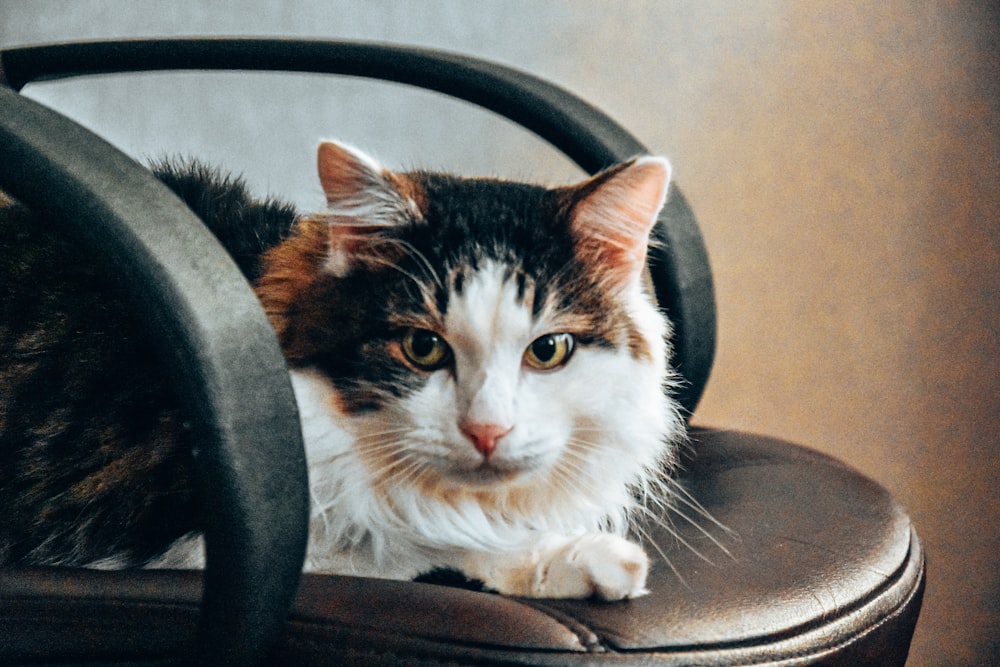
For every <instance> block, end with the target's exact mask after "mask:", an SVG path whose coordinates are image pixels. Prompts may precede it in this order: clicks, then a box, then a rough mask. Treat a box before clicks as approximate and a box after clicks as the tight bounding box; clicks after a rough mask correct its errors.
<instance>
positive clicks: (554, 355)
mask: <svg viewBox="0 0 1000 667" xmlns="http://www.w3.org/2000/svg"><path fill="white" fill-rule="evenodd" d="M571 354H573V336H572V335H571V334H568V333H552V334H545V335H544V336H542V337H541V338H537V339H536V340H535V342H533V343H532V344H531V345H529V346H528V349H527V350H525V351H524V363H526V364H528V366H530V367H531V368H534V369H535V370H536V371H550V370H552V369H554V368H559V367H560V366H562V365H563V364H565V363H566V362H567V361H569V357H570V355H571Z"/></svg>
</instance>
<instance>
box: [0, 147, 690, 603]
mask: <svg viewBox="0 0 1000 667" xmlns="http://www.w3.org/2000/svg"><path fill="white" fill-rule="evenodd" d="M157 173H158V175H159V176H160V178H161V179H162V180H164V182H165V183H167V185H169V186H170V187H171V188H173V189H174V190H175V192H177V193H178V194H179V195H180V196H181V197H182V198H183V199H184V200H185V201H186V202H187V203H188V204H189V205H190V206H191V207H192V209H193V210H194V211H195V212H196V213H197V214H198V215H199V216H201V217H202V219H204V220H205V221H206V224H207V225H208V226H209V227H210V228H211V229H212V230H213V232H214V233H215V234H216V235H217V236H218V237H219V239H220V240H221V241H222V243H223V245H225V246H226V248H227V249H228V250H229V252H230V253H231V254H233V256H234V257H235V258H236V260H237V263H238V264H239V266H240V267H241V269H242V270H243V272H244V273H245V274H246V275H247V277H248V279H250V280H251V282H252V283H253V284H254V287H255V290H256V292H257V294H258V296H259V298H260V299H261V301H262V303H263V304H264V307H265V309H266V311H267V313H268V316H269V318H270V320H271V322H272V324H273V325H274V327H275V329H276V331H277V333H278V337H279V340H280V342H281V345H282V348H283V350H284V352H285V355H286V358H287V360H288V363H289V367H290V369H291V372H292V381H293V387H294V389H295V393H296V398H297V400H298V402H299V407H300V413H301V416H302V426H303V435H304V437H305V442H306V449H307V452H306V453H307V458H308V461H309V467H310V493H311V497H312V507H313V509H312V521H311V526H310V543H309V550H308V555H307V561H306V569H308V570H316V571H324V572H338V573H350V574H360V575H370V576H380V577H393V578H413V577H415V576H417V575H420V574H421V573H424V572H427V571H429V570H433V569H435V568H451V569H456V570H459V571H461V572H463V573H464V574H465V575H467V576H469V577H471V578H474V579H478V580H481V581H482V582H484V584H485V586H486V587H488V588H491V589H494V590H497V591H500V592H502V593H507V594H514V595H530V596H543V597H588V596H590V595H595V594H596V595H597V596H599V597H602V598H605V599H620V598H625V597H632V596H636V595H640V594H642V593H643V592H644V586H645V579H646V573H647V568H648V560H647V557H646V555H645V553H644V551H643V550H642V548H641V547H639V546H638V545H637V544H635V543H633V542H631V541H629V540H627V539H626V538H625V537H624V534H625V531H626V529H627V527H628V524H629V520H630V518H631V517H632V515H633V514H634V513H635V512H636V511H637V509H638V508H639V503H641V501H642V498H643V497H644V496H645V495H648V494H657V493H659V492H660V491H661V488H660V484H661V479H662V475H663V473H664V471H666V470H669V468H670V467H671V466H672V465H673V462H674V456H675V443H676V442H677V440H678V439H679V438H680V437H682V425H681V424H682V422H681V420H680V418H679V417H678V412H677V408H676V406H675V404H674V402H673V401H672V400H671V399H670V397H669V395H668V384H669V379H670V376H669V373H668V371H667V364H666V358H667V352H668V350H667V347H666V342H665V341H666V336H667V334H668V328H667V323H666V321H665V320H664V318H663V316H662V315H661V314H660V312H659V311H658V310H657V308H656V306H655V305H654V303H653V302H652V299H651V297H650V296H649V295H648V294H647V292H646V290H645V288H644V286H643V282H642V279H641V270H642V267H643V265H644V262H645V256H646V249H647V243H648V238H649V234H650V230H651V228H652V225H653V224H654V221H655V219H656V216H657V214H658V212H659V210H660V208H661V206H662V204H663V201H664V198H665V197H666V191H667V184H668V180H669V165H668V164H667V162H666V161H665V160H663V159H662V158H639V159H637V160H633V161H632V162H629V163H626V164H623V165H619V166H617V167H613V168H611V169H609V170H607V171H605V172H603V173H601V174H599V175H597V176H595V177H593V178H591V179H588V180H586V181H584V182H583V183H580V184H578V185H575V186H569V187H562V188H553V189H546V188H542V187H538V186H531V185H523V184H516V183H509V182H503V181H498V180H491V179H462V178H457V177H453V176H449V175H443V174H437V173H428V172H410V173H397V172H392V171H389V170H387V169H384V168H383V167H382V166H380V165H379V164H378V163H376V162H375V161H374V160H373V159H371V158H370V157H368V156H366V155H364V154H362V153H360V152H359V151H356V150H355V149H351V148H349V147H346V146H344V145H341V144H335V143H331V142H325V143H323V144H321V146H320V150H319V173H320V181H321V183H322V185H323V188H324V191H325V193H326V197H327V203H328V209H327V210H326V211H325V212H323V213H319V214H315V215H311V216H305V217H302V218H300V219H297V218H296V217H295V214H294V213H293V211H292V210H291V209H290V208H289V207H287V206H284V205H282V204H279V203H276V202H269V201H265V202H255V201H253V200H251V198H250V197H249V196H248V195H247V193H246V191H245V189H244V188H243V186H242V185H241V184H240V183H239V182H237V181H233V180H227V179H220V178H218V177H217V176H213V175H211V174H209V173H207V172H206V171H205V170H204V169H202V168H200V167H196V166H195V167H187V168H183V169H178V168H171V167H161V168H159V169H158V171H157ZM3 210H4V212H5V213H4V215H0V240H2V247H3V251H2V253H3V256H2V257H0V285H2V287H0V290H3V291H2V292H0V295H2V300H0V307H2V308H3V311H2V317H0V506H2V507H4V512H3V513H0V563H2V562H7V563H14V564H25V563H38V564H65V565H90V566H106V565H108V564H115V565H123V566H135V565H144V564H145V565H152V566H161V567H169V566H197V565H199V564H200V563H201V558H202V556H201V545H200V544H199V540H198V538H197V537H196V533H190V531H194V530H196V528H197V525H196V523H195V518H194V517H195V511H194V507H195V504H196V498H195V497H194V492H193V490H192V483H191V476H192V474H191V467H192V462H191V457H190V443H187V442H185V441H184V435H183V432H182V430H181V429H180V428H179V426H178V425H179V423H180V419H181V416H180V415H179V414H178V411H177V410H176V408H175V407H173V406H174V401H173V398H172V397H171V395H170V391H169V389H168V388H167V386H166V385H165V383H164V381H163V379H162V377H161V374H160V373H159V372H158V370H157V368H156V366H155V363H154V362H153V361H151V360H152V359H153V355H152V353H151V351H150V349H149V346H148V345H147V344H146V343H145V342H144V338H143V335H142V334H141V328H140V327H139V326H138V325H137V323H135V322H134V321H132V320H131V319H130V316H129V315H128V312H129V309H128V305H127V299H126V297H125V296H124V291H123V290H122V289H121V286H120V285H118V284H117V283H116V282H115V278H114V277H113V275H110V274H109V273H107V272H106V271H103V270H101V269H100V268H98V267H99V266H100V264H99V263H97V262H93V261H91V260H90V259H89V258H87V256H86V255H85V254H83V253H82V251H81V250H80V248H79V246H78V245H77V244H75V243H74V242H73V241H72V240H69V239H66V238H65V237H64V236H63V235H62V233H61V232H60V231H59V230H58V229H57V228H56V227H54V226H52V225H51V223H48V222H47V221H44V220H38V219H36V217H35V216H31V215H30V214H29V213H27V212H26V211H24V209H21V208H19V207H16V206H8V207H6V208H4V209H3ZM425 353H426V354H425ZM553 360H554V362H555V363H553ZM560 360H561V361H560ZM549 365H551V368H550V367H548V366H549ZM189 533H190V535H189V536H188V537H187V538H182V539H180V540H178V541H176V542H174V540H177V538H181V537H182V536H184V535H185V534H189ZM171 543H173V546H171V547H170V548H169V549H168V548H167V547H168V546H169V545H171Z"/></svg>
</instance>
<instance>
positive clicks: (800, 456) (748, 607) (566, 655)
mask: <svg viewBox="0 0 1000 667" xmlns="http://www.w3.org/2000/svg"><path fill="white" fill-rule="evenodd" d="M692 450H693V452H694V454H693V455H692V456H691V457H690V460H688V461H686V466H685V467H686V470H685V472H684V473H683V474H682V476H681V480H682V483H683V486H684V488H685V489H686V490H687V491H688V492H689V493H690V494H691V496H692V497H693V498H695V499H697V501H698V502H699V503H700V504H701V505H702V506H703V507H704V509H705V510H706V511H707V512H708V513H710V514H711V515H712V516H713V517H714V518H715V519H716V520H717V521H718V522H720V523H721V524H724V525H725V526H727V527H728V529H729V531H731V532H727V531H724V530H722V529H721V528H719V527H718V526H717V525H715V524H713V523H712V522H711V521H709V520H708V519H706V518H704V517H702V516H700V515H698V514H697V513H696V512H694V511H693V510H691V509H690V508H688V509H687V510H686V512H685V513H686V515H687V516H689V517H690V518H691V519H693V520H694V521H695V522H697V523H698V524H699V525H700V526H701V527H703V528H704V529H705V530H706V531H707V532H709V533H710V534H711V535H712V537H713V538H714V540H716V541H718V544H716V543H715V542H714V541H713V539H710V538H709V537H707V536H706V535H705V534H704V533H703V532H701V530H699V529H698V528H696V527H695V526H694V525H692V524H691V523H689V522H688V521H686V520H685V519H683V518H682V517H679V516H673V517H670V518H667V521H668V522H669V523H671V524H672V530H673V531H675V532H676V536H674V535H673V534H671V532H670V531H668V530H666V529H664V528H663V527H659V526H651V527H650V528H649V532H650V535H651V536H652V539H653V541H654V542H655V543H656V544H657V545H658V547H659V548H660V549H661V550H662V551H663V554H662V555H661V554H659V553H657V551H656V549H655V548H652V547H651V548H650V553H651V556H652V558H653V561H654V565H653V569H652V571H651V575H650V582H649V587H650V590H651V593H650V594H649V595H648V596H645V597H642V598H639V599H636V600H632V601H628V602H619V603H598V602H593V601H571V600H558V601H554V600H523V599H512V598H505V597H501V596H499V595H493V594H489V593H482V592H476V591H470V590H465V589H462V588H452V587H447V586H441V585H435V584H427V583H412V582H398V581H383V580H370V579H361V578H354V577H338V576H323V575H305V576H304V577H303V579H302V582H301V584H300V588H299V593H298V597H297V600H296V603H295V606H294V609H293V611H292V613H291V615H290V618H289V620H288V622H287V623H286V628H285V633H284V636H283V638H282V640H281V642H280V643H279V645H278V646H277V647H275V649H274V651H273V653H272V656H271V661H272V662H273V663H274V664H283V665H284V664H297V665H321V664H324V665H326V664H328V665H339V664H394V663H402V662H407V663H408V664H412V663H413V662H414V661H416V662H423V661H426V662H427V663H436V662H437V661H441V660H446V661H454V662H458V663H461V664H465V663H472V664H501V663H502V664H553V665H555V664H567V663H574V662H577V661H580V660H581V659H582V661H583V662H588V663H604V662H607V663H609V664H616V665H617V664H640V663H641V664H648V663H650V662H655V663H657V664H665V665H683V664H702V665H731V664H754V663H759V662H764V661H773V662H781V664H790V665H793V664H807V663H808V664H850V665H863V664H872V665H891V664H900V665H901V664H903V662H905V659H906V653H907V650H908V647H909V641H910V636H911V634H912V631H913V626H914V624H915V623H916V617H917V614H918V612H919V608H920V599H921V595H922V591H923V582H924V577H923V566H924V561H923V554H922V551H921V548H920V543H919V541H918V540H917V537H916V534H915V533H914V531H913V529H912V527H911V525H910V520H909V518H908V517H907V515H906V513H905V512H904V511H903V509H902V508H901V507H900V506H899V505H898V504H897V503H896V502H895V501H894V500H893V498H892V497H891V496H890V495H889V494H888V493H887V492H886V491H885V490H884V489H882V488H881V487H880V486H878V485H877V484H875V483H874V482H872V481H871V480H869V479H867V478H865V477H863V476H862V475H860V474H858V473H857V472H855V471H853V470H851V469H850V468H848V467H847V466H845V465H843V464H841V463H839V462H837V461H835V460H834V459H831V458H829V457H827V456H824V455H822V454H819V453H816V452H814V451H811V450H808V449H805V448H802V447H799V446H796V445H792V444H789V443H786V442H782V441H780V440H775V439H771V438H765V437H760V436H752V435H747V434H743V433H735V432H727V431H715V430H695V431H694V432H693V434H692ZM682 540H683V541H684V542H687V543H688V544H689V545H691V546H692V547H694V548H695V549H697V551H698V554H696V553H695V551H694V550H692V549H691V548H689V547H687V546H684V544H682ZM723 547H724V549H725V550H723ZM699 554H700V555H699ZM664 556H665V557H666V558H668V559H669V561H670V565H668V564H667V563H666V562H665V561H664ZM200 585H201V584H200V576H199V574H198V573H192V572H153V571H141V572H96V571H79V570H60V569H34V570H7V571H3V572H0V663H3V664H9V663H12V662H28V661H35V662H38V661H45V662H47V663H52V664H71V663H73V662H84V661H89V660H90V661H92V660H107V661H112V660H113V661H116V662H118V661H120V662H129V661H134V662H140V661H150V660H155V659H162V658H167V657H171V656H176V655H180V654H181V653H182V652H183V650H184V648H185V647H186V646H188V645H190V644H191V642H192V640H193V636H194V629H195V625H196V619H197V614H198V600H199V597H200Z"/></svg>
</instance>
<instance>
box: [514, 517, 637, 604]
mask: <svg viewBox="0 0 1000 667" xmlns="http://www.w3.org/2000/svg"><path fill="white" fill-rule="evenodd" d="M648 572H649V558H648V557H647V556H646V552H645V551H643V549H642V547H640V546H639V545H637V544H634V543H632V542H629V541H628V540H626V539H624V538H621V537H618V536H617V535H608V534H604V533H591V534H587V535H583V536H581V537H577V538H573V539H572V540H570V541H569V542H567V543H566V544H564V545H562V546H561V547H559V548H557V549H555V550H554V551H552V552H550V553H549V554H547V555H546V557H543V558H542V559H541V560H540V561H539V562H538V565H537V569H536V571H535V579H534V582H533V585H532V591H531V593H532V595H533V596H534V597H542V598H580V599H583V598H589V597H592V596H593V597H597V598H600V599H601V600H623V599H626V598H635V597H639V596H641V595H645V594H646V593H648V592H649V591H647V590H646V575H647V573H648Z"/></svg>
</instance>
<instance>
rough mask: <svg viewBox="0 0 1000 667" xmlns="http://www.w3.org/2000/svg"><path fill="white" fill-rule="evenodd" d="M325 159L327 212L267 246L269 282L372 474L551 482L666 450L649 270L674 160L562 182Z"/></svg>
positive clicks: (458, 485)
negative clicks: (550, 184)
mask: <svg viewBox="0 0 1000 667" xmlns="http://www.w3.org/2000/svg"><path fill="white" fill-rule="evenodd" d="M319 166H320V177H321V181H322V183H323V185H324V189H325V191H326V194H327V198H328V202H329V206H330V209H329V213H328V214H326V215H322V216H316V217H314V218H310V219H306V220H303V221H302V222H301V223H300V224H299V228H298V231H297V234H296V235H295V236H293V237H292V238H291V239H289V240H288V241H286V242H285V243H284V244H283V245H282V246H279V247H278V248H277V249H276V250H274V251H272V252H271V253H270V255H269V256H268V257H267V259H266V263H265V272H264V276H263V278H262V279H261V281H260V283H259V286H258V291H259V293H260V295H261V298H262V300H263V302H264V304H265V307H266V308H267V310H268V313H269V315H270V316H271V319H272V321H273V322H274V323H275V326H276V329H277V330H278V333H279V337H280V339H281V342H282V345H283V347H284V349H285V352H286V355H287V356H288V358H289V360H290V362H291V364H292V365H293V366H294V367H299V368H311V369H315V370H316V371H318V374H319V375H321V376H322V377H324V378H325V379H326V380H327V381H328V382H329V384H330V386H331V392H330V396H331V398H330V401H329V402H330V405H329V409H330V410H331V411H332V412H334V413H335V414H336V415H337V416H338V418H339V419H340V420H341V421H342V423H344V424H346V425H347V428H348V429H349V430H350V431H351V433H352V435H353V436H354V442H353V447H354V450H355V454H356V456H357V457H358V459H360V460H361V461H362V462H363V463H364V465H365V468H366V470H367V471H368V472H369V474H370V476H371V482H372V484H373V485H374V486H376V487H384V488H387V489H391V488H394V487H403V486H406V487H413V488H417V489H420V490H422V491H424V492H427V493H436V494H441V493H444V494H448V493H459V492H469V491H470V490H471V491H474V492H477V493H489V492H490V490H491V489H498V488H521V487H528V486H535V487H539V486H542V487H544V486H545V485H546V484H548V485H549V486H550V487H552V488H558V487H560V486H563V485H570V484H575V483H578V482H579V480H580V478H584V477H587V478H592V479H591V481H592V483H594V484H597V483H599V482H600V478H601V476H602V475H603V474H606V473H609V472H611V471H610V468H612V467H628V466H639V467H641V466H643V465H652V464H654V463H655V460H656V459H657V457H658V456H659V455H660V454H661V449H662V443H663V440H664V439H665V438H666V437H667V436H668V435H670V433H668V432H669V431H670V430H671V429H672V428H674V427H675V426H676V425H675V424H674V423H673V422H672V421H671V419H672V414H673V412H672V410H671V407H670V404H669V402H668V400H667V399H666V398H665V397H664V394H663V387H662V384H663V382H664V373H665V342H664V335H665V333H666V332H665V324H664V321H663V319H662V317H661V316H660V315H659V314H658V312H657V311H656V309H655V307H654V306H653V305H652V304H651V303H650V301H649V299H648V297H647V296H646V295H645V294H644V293H643V289H642V287H641V280H640V272H641V269H642V266H643V263H644V260H645V252H646V243H647V238H648V235H649V231H650V229H651V226H652V224H653V223H654V221H655V218H656V215H657V213H658V211H659V209H660V207H661V206H662V203H663V199H664V196H665V191H666V187H667V180H668V178H669V168H668V167H667V165H666V163H665V161H663V160H658V159H645V160H640V161H636V162H633V163H630V164H628V165H624V166H621V167H618V168H615V169H612V170H609V171H608V172H605V173H604V174H601V175H599V176H597V177H595V178H594V179H591V180H588V181H586V182H585V183H583V184H580V185H579V186H575V187H571V188H559V189H554V190H547V189H544V188H540V187H534V186H526V185H519V184H512V183H504V182H500V181H493V180H466V179H458V178H453V177H449V176H444V175H437V174H425V173H413V174H397V173H393V172H388V171H386V170H384V169H382V168H381V167H380V166H378V165H377V164H376V163H374V162H373V161H372V160H371V159H370V158H367V157H366V156H364V155H361V154H359V153H357V152H356V151H354V150H353V149H348V148H346V147H343V146H340V145H337V144H331V143H324V144H323V145H322V146H321V148H320V158H319Z"/></svg>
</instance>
